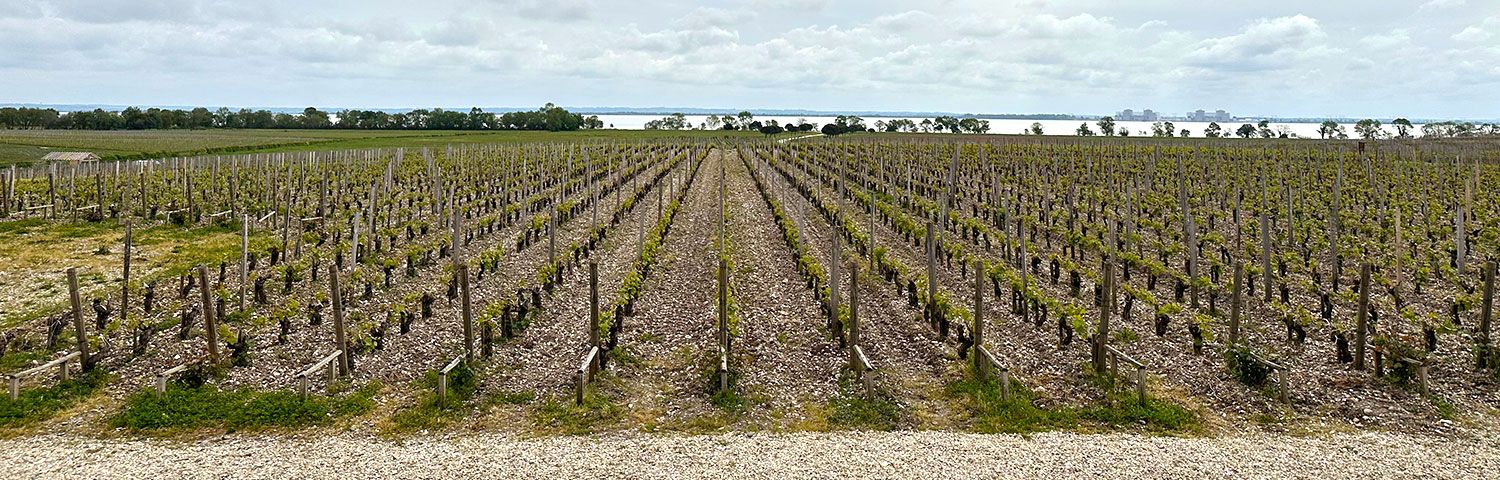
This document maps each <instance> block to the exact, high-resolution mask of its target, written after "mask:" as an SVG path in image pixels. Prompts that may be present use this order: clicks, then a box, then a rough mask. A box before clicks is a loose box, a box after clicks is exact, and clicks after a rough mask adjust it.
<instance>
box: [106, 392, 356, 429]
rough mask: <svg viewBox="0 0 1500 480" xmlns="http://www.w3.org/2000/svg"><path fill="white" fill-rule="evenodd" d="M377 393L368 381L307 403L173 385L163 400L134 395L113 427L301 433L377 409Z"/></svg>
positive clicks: (284, 395)
mask: <svg viewBox="0 0 1500 480" xmlns="http://www.w3.org/2000/svg"><path fill="white" fill-rule="evenodd" d="M379 391H380V383H379V382H370V383H367V384H365V385H364V386H361V387H360V388H359V389H358V390H355V391H354V392H352V393H349V394H348V395H344V396H341V397H338V396H321V395H314V396H310V397H308V399H307V400H306V401H303V400H302V399H301V398H300V397H299V396H298V395H297V393H296V392H292V391H287V390H277V391H266V392H262V391H255V390H249V389H240V390H220V389H218V388H216V387H214V386H211V385H203V386H198V387H187V386H183V385H179V384H173V385H169V386H168V387H167V391H166V393H164V394H163V395H161V396H157V395H156V392H154V391H150V390H143V391H141V392H138V393H136V394H133V395H131V396H130V398H129V399H127V400H126V402H125V406H124V408H122V409H121V410H120V412H119V413H117V414H115V415H114V416H113V417H111V418H110V420H109V424H110V426H112V427H116V428H124V429H127V430H132V431H172V430H194V429H203V428H222V429H226V430H228V431H236V430H262V429H268V428H301V427H308V426H314V425H324V424H327V423H329V422H331V421H333V420H334V419H338V418H344V417H350V416H356V415H360V414H363V413H365V412H368V411H370V409H372V408H374V406H375V401H374V397H375V394H376V393H378V392H379Z"/></svg>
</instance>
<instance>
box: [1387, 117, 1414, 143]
mask: <svg viewBox="0 0 1500 480" xmlns="http://www.w3.org/2000/svg"><path fill="white" fill-rule="evenodd" d="M1391 126H1393V127H1396V137H1397V138H1411V129H1412V125H1411V120H1407V119H1406V118H1405V117H1398V118H1396V119H1395V120H1391Z"/></svg>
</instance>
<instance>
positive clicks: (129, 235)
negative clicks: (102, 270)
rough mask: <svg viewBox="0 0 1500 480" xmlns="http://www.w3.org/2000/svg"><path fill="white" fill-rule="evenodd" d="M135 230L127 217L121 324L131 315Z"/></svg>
mask: <svg viewBox="0 0 1500 480" xmlns="http://www.w3.org/2000/svg"><path fill="white" fill-rule="evenodd" d="M132 239H133V232H132V231H131V227H130V218H128V217H127V218H126V219H125V262H124V263H125V265H124V268H123V273H124V275H123V276H122V277H121V278H120V325H122V326H123V325H125V320H126V318H128V317H129V316H130V247H131V243H132Z"/></svg>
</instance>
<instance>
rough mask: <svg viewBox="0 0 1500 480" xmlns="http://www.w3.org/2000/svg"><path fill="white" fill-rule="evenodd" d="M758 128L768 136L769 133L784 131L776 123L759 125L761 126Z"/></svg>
mask: <svg viewBox="0 0 1500 480" xmlns="http://www.w3.org/2000/svg"><path fill="white" fill-rule="evenodd" d="M759 130H760V133H762V134H765V135H766V136H768V137H769V136H771V135H775V134H778V133H781V132H785V131H786V129H784V128H781V126H780V125H776V124H770V125H761V127H760V128H759Z"/></svg>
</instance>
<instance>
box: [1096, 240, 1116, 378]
mask: <svg viewBox="0 0 1500 480" xmlns="http://www.w3.org/2000/svg"><path fill="white" fill-rule="evenodd" d="M1114 228H1115V227H1114V224H1110V229H1109V244H1107V245H1106V246H1105V248H1104V252H1105V253H1104V259H1103V261H1104V265H1103V267H1104V268H1103V269H1102V270H1103V272H1102V273H1103V277H1104V278H1103V283H1102V285H1103V287H1104V294H1103V295H1101V297H1102V298H1101V299H1102V300H1103V301H1102V302H1100V303H1102V305H1100V306H1099V328H1098V331H1096V332H1094V342H1093V360H1094V372H1095V373H1104V372H1105V368H1106V367H1107V365H1106V364H1105V360H1106V358H1105V357H1106V354H1107V353H1108V352H1107V351H1106V349H1105V347H1107V346H1108V345H1109V330H1110V329H1109V317H1110V314H1111V313H1113V310H1114V307H1115V261H1114V255H1113V254H1112V253H1111V252H1112V251H1113V248H1114V239H1115V230H1114Z"/></svg>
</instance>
